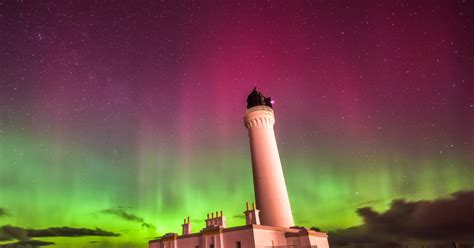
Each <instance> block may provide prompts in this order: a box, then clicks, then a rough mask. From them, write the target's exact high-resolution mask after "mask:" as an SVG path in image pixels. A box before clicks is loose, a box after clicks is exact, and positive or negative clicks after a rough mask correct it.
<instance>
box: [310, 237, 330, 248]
mask: <svg viewBox="0 0 474 248" xmlns="http://www.w3.org/2000/svg"><path fill="white" fill-rule="evenodd" d="M309 240H310V242H311V245H312V246H317V247H318V248H329V242H328V238H327V237H318V236H312V235H310V236H309Z"/></svg>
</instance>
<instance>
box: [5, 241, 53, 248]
mask: <svg viewBox="0 0 474 248" xmlns="http://www.w3.org/2000/svg"><path fill="white" fill-rule="evenodd" d="M54 244H55V243H54V242H48V241H41V240H24V241H19V242H15V243H10V244H5V245H0V248H34V247H41V246H48V245H54Z"/></svg>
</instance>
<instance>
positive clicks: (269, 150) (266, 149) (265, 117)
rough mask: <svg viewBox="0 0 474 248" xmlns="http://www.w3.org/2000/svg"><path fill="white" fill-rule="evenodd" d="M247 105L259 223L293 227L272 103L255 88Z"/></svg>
mask: <svg viewBox="0 0 474 248" xmlns="http://www.w3.org/2000/svg"><path fill="white" fill-rule="evenodd" d="M259 98H260V99H261V101H259V100H258V99H259ZM247 103H248V105H247V107H248V109H247V111H246V113H245V117H244V122H245V126H246V127H247V129H248V131H249V139H250V151H251V156H252V171H253V183H254V189H255V198H256V199H255V200H256V203H257V208H258V209H259V210H260V222H261V224H262V225H268V226H278V227H291V226H294V221H293V215H292V213H291V206H290V201H289V199H288V192H287V190H286V184H285V178H284V176H283V169H282V166H281V162H280V156H279V154H278V148H277V143H276V139H275V133H274V131H273V125H274V124H275V116H274V113H273V109H272V101H271V99H270V98H264V97H263V95H262V94H261V93H259V92H257V91H256V90H255V89H254V91H253V92H252V93H251V94H250V95H249V98H248V99H247Z"/></svg>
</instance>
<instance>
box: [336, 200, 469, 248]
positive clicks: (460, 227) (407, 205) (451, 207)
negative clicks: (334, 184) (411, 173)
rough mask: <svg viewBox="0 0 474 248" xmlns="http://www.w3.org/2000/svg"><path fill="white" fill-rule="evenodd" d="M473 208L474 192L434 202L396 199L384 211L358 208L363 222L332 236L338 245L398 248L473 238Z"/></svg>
mask: <svg viewBox="0 0 474 248" xmlns="http://www.w3.org/2000/svg"><path fill="white" fill-rule="evenodd" d="M473 209H474V191H461V192H456V193H453V194H452V195H451V197H450V198H446V199H444V198H441V199H436V200H433V201H414V202H409V201H405V200H403V199H397V200H393V201H392V203H391V205H390V208H389V209H388V210H387V211H385V212H383V213H379V212H377V211H374V210H373V209H372V208H370V207H364V208H359V209H357V213H358V214H359V216H361V217H362V219H363V222H364V223H363V224H362V225H360V226H356V227H351V228H348V229H344V230H338V231H335V232H332V233H330V236H329V237H330V241H331V243H332V244H335V245H340V246H343V245H349V244H367V245H369V244H376V247H389V246H390V247H394V246H395V247H396V245H395V244H397V243H398V244H400V243H403V242H408V241H413V240H420V241H426V242H435V243H436V242H438V241H442V242H446V241H452V240H473V239H474V233H473V232H472V230H474V218H472V214H473ZM367 247H369V246H367Z"/></svg>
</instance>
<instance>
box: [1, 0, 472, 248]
mask: <svg viewBox="0 0 474 248" xmlns="http://www.w3.org/2000/svg"><path fill="white" fill-rule="evenodd" d="M472 10H474V8H472V3H471V2H468V1H467V2H464V3H457V2H435V3H433V4H430V5H427V4H426V3H424V2H422V1H419V2H417V3H411V2H410V4H408V5H406V4H404V3H399V2H394V3H387V4H385V5H384V6H381V5H379V4H373V3H370V2H363V3H352V2H349V1H347V2H344V1H343V2H337V3H334V2H317V3H316V2H298V1H297V2H283V3H273V2H269V3H264V2H261V3H260V2H258V3H248V4H247V3H241V4H234V3H230V2H229V3H221V4H211V3H210V2H206V1H204V2H200V3H189V4H184V5H183V4H180V3H176V2H174V1H169V2H166V1H165V2H157V3H155V2H153V3H150V4H146V5H139V4H135V3H132V2H130V3H126V2H125V1H120V2H117V3H111V4H102V3H85V2H84V3H72V2H71V3H66V2H64V3H63V2H57V3H53V2H38V3H36V2H27V3H25V2H14V3H13V2H4V3H2V5H1V9H0V18H1V20H3V21H4V22H3V23H5V25H1V27H0V45H1V46H0V47H1V49H0V65H1V66H0V67H1V68H2V69H0V70H1V72H0V208H5V209H7V210H8V213H9V215H7V216H0V225H2V226H3V225H14V226H20V227H30V228H47V227H52V226H73V227H85V228H92V229H95V228H96V227H100V228H102V229H104V230H107V231H112V232H117V233H120V234H121V236H119V237H80V238H67V237H60V238H58V237H56V238H51V237H50V238H41V240H45V241H52V242H55V243H56V246H52V247H65V246H69V247H75V246H81V247H130V246H135V245H136V246H137V247H143V246H144V245H145V244H146V242H147V240H149V239H151V238H154V237H156V236H159V235H162V234H164V233H165V232H170V231H174V232H180V224H181V221H182V219H183V218H185V217H186V216H188V215H189V216H190V217H191V220H192V222H193V224H194V231H197V230H200V229H201V228H202V226H203V221H202V220H203V219H204V218H205V215H206V213H207V212H211V211H217V210H223V211H224V213H225V214H226V216H227V219H228V224H229V225H230V226H234V225H241V224H243V222H244V220H243V219H242V217H241V214H242V211H243V210H244V207H245V202H246V201H252V200H253V198H254V196H253V185H252V174H251V162H250V152H249V147H248V146H249V144H248V137H247V131H246V129H245V127H244V125H243V120H242V118H243V114H244V111H245V99H246V97H247V94H248V93H249V92H250V91H251V90H252V88H253V87H255V86H257V87H258V88H259V89H261V90H262V91H263V92H265V93H266V94H268V95H269V96H271V97H272V99H274V100H275V101H276V103H275V115H276V125H275V132H276V138H277V142H278V147H279V150H280V156H281V159H282V164H283V168H284V171H285V177H286V181H287V187H288V191H289V194H290V200H291V203H292V208H293V211H294V217H295V221H296V224H298V225H306V226H318V227H321V228H323V229H324V230H334V229H338V228H345V227H349V226H353V225H357V224H360V223H361V221H362V220H361V219H360V217H359V216H358V215H357V214H356V212H355V211H356V209H357V208H360V207H363V206H371V207H374V208H375V209H377V210H385V209H387V208H388V204H389V203H390V202H391V201H392V200H393V199H396V198H405V199H408V200H421V199H435V198H439V197H443V196H447V195H448V194H450V193H452V192H455V191H459V190H472V189H474V184H473V182H472V180H471V179H472V178H473V176H474V170H473V167H472V164H473V161H474V157H473V154H472V151H473V150H474V146H473V138H474V137H473V134H474V129H473V126H474V125H473V123H474V120H473V116H474V114H473V111H474V105H473V104H474V98H473V96H474V89H473V86H472V85H473V84H472V81H473V78H474V75H473V71H474V70H472V58H473V57H474V47H473V44H474V42H473V35H472V32H470V27H471V26H472V25H473V23H472V20H473V16H472V15H473V11H472ZM415 13H416V14H415ZM118 207H123V208H124V209H127V211H129V212H130V213H133V214H135V215H136V216H139V217H140V218H142V219H143V220H144V222H146V223H150V224H152V225H153V227H151V228H146V227H142V226H141V223H139V222H133V221H130V220H126V219H124V218H118V217H117V216H113V215H105V214H102V213H101V211H102V210H104V209H111V208H118ZM91 241H93V242H92V243H89V242H91ZM96 241H97V242H96ZM1 242H3V243H6V242H8V241H1Z"/></svg>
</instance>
